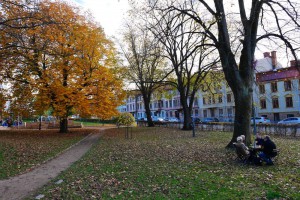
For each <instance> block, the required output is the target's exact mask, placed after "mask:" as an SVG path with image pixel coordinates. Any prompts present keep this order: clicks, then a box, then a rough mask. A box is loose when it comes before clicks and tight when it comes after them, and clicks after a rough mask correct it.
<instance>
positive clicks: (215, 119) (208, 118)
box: [202, 117, 219, 123]
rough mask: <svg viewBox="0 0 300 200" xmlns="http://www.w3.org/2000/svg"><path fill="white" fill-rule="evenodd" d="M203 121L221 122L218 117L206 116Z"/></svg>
mask: <svg viewBox="0 0 300 200" xmlns="http://www.w3.org/2000/svg"><path fill="white" fill-rule="evenodd" d="M202 122H203V123H210V122H219V120H218V118H215V117H206V118H204V119H203V120H202Z"/></svg>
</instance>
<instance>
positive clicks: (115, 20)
mask: <svg viewBox="0 0 300 200" xmlns="http://www.w3.org/2000/svg"><path fill="white" fill-rule="evenodd" d="M67 1H71V2H75V3H76V4H79V5H80V6H82V7H83V8H84V9H89V10H90V11H91V12H92V13H93V15H94V17H95V19H96V21H98V22H99V23H100V24H101V26H102V27H103V28H104V32H105V33H106V35H107V36H109V37H116V38H119V33H120V29H121V28H122V23H123V22H124V18H125V16H126V12H127V11H128V10H129V3H128V0H67ZM231 6H232V5H231ZM273 50H275V49H269V48H262V49H257V51H256V53H255V57H256V59H260V58H262V57H263V52H265V51H270V52H271V51H273ZM277 56H278V61H279V62H281V63H282V64H283V66H288V62H287V60H286V54H285V53H281V52H278V54H277Z"/></svg>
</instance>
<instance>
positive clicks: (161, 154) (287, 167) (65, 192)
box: [37, 128, 300, 199]
mask: <svg viewBox="0 0 300 200" xmlns="http://www.w3.org/2000/svg"><path fill="white" fill-rule="evenodd" d="M191 136H192V133H191V132H184V131H180V130H175V129H166V128H136V129H133V139H125V138H124V129H113V130H107V131H105V134H103V136H102V138H101V139H100V141H99V143H98V144H97V145H96V146H95V147H94V148H92V150H91V151H89V153H88V154H87V155H86V156H85V157H84V158H83V159H82V160H80V161H79V162H77V163H76V164H74V165H73V166H71V168H70V169H69V170H67V171H65V172H64V173H62V174H61V175H60V176H59V177H57V178H56V179H55V180H53V181H52V182H51V183H49V184H48V185H47V186H46V187H44V188H42V189H41V190H40V191H38V193H37V194H44V195H46V197H45V198H44V199H112V198H113V199H300V192H299V191H300V153H299V149H300V140H299V139H295V138H280V137H276V138H274V141H275V143H276V144H277V146H278V148H280V150H281V152H280V155H279V157H278V160H277V161H276V164H275V165H274V166H252V165H243V164H241V163H238V162H237V161H235V160H234V159H235V157H236V156H235V152H234V151H233V150H229V149H225V148H224V147H225V146H226V145H227V143H228V141H229V140H230V139H231V133H223V132H206V133H205V132H197V137H196V138H192V137H191ZM59 179H62V180H63V181H64V182H63V183H62V184H60V185H57V184H55V182H56V181H57V180H59Z"/></svg>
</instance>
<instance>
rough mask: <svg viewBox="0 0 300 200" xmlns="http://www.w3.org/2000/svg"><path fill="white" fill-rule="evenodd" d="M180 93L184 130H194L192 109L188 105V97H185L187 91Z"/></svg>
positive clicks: (182, 90)
mask: <svg viewBox="0 0 300 200" xmlns="http://www.w3.org/2000/svg"><path fill="white" fill-rule="evenodd" d="M179 92H180V102H181V106H182V110H183V127H182V130H192V118H191V107H189V106H188V104H187V97H186V95H185V90H184V89H181V91H179Z"/></svg>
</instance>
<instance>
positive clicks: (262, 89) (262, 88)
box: [259, 85, 266, 94]
mask: <svg viewBox="0 0 300 200" xmlns="http://www.w3.org/2000/svg"><path fill="white" fill-rule="evenodd" d="M265 92H266V91H265V85H259V93H260V94H264V93H265Z"/></svg>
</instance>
